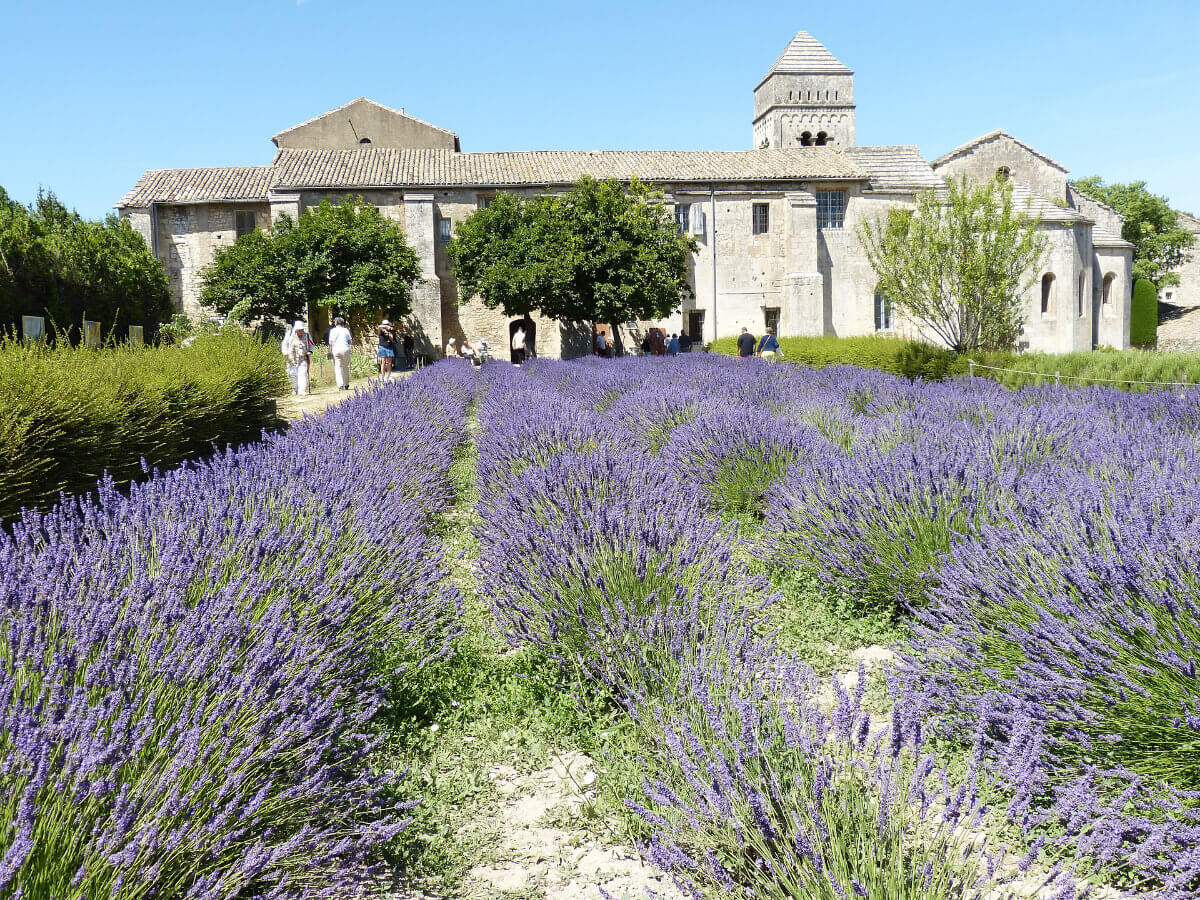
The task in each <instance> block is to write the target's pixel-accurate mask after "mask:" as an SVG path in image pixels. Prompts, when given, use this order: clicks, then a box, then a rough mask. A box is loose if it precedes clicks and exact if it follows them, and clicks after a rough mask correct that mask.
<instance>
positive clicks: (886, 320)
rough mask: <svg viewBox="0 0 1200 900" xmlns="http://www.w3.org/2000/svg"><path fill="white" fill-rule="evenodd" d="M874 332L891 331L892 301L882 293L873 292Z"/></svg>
mask: <svg viewBox="0 0 1200 900" xmlns="http://www.w3.org/2000/svg"><path fill="white" fill-rule="evenodd" d="M875 330H876V331H891V330H892V301H891V300H889V299H888V297H887V294H885V293H883V291H876V292H875Z"/></svg>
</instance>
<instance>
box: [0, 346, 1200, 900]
mask: <svg viewBox="0 0 1200 900" xmlns="http://www.w3.org/2000/svg"><path fill="white" fill-rule="evenodd" d="M1198 447H1200V396H1195V395H1188V396H1184V397H1178V396H1175V395H1172V394H1169V393H1160V394H1155V393H1150V394H1140V395H1130V394H1124V393H1120V392H1117V391H1111V390H1107V389H1073V388H1051V387H1040V388H1025V389H1022V390H1019V391H1015V392H1014V391H1010V390H1008V389H1006V388H1003V387H1000V386H998V385H996V384H995V383H993V382H989V381H984V380H982V379H960V380H957V381H953V382H945V383H936V384H924V383H920V382H916V383H913V382H909V381H907V380H905V379H901V378H896V377H893V376H890V375H886V374H882V373H879V372H869V371H865V370H860V369H854V368H826V369H822V370H819V371H817V370H810V369H804V368H799V367H791V366H768V365H765V364H760V363H758V362H757V361H753V360H752V361H748V362H747V361H740V360H734V359H728V358H717V357H710V356H706V355H700V354H697V355H692V356H689V355H685V356H681V357H679V358H676V359H669V360H664V359H640V360H629V361H607V360H585V361H577V362H551V361H547V362H537V363H535V364H533V365H530V366H526V367H525V368H514V367H511V366H508V365H506V364H488V365H485V366H484V367H483V369H482V370H478V371H476V370H472V369H471V368H470V367H469V366H468V365H466V364H462V365H457V364H455V363H444V364H439V365H437V366H435V367H433V368H432V369H429V370H425V371H424V372H422V373H420V374H418V375H417V376H415V377H413V378H411V379H409V380H407V381H404V382H400V383H392V384H386V385H381V386H378V387H376V388H374V389H372V390H370V391H368V392H366V393H363V394H360V395H358V396H356V397H355V398H353V399H351V400H350V401H348V402H346V403H345V404H343V405H341V406H340V407H337V408H336V409H335V410H333V411H331V412H329V413H328V414H326V415H324V416H323V417H320V418H314V419H309V420H305V421H304V422H303V423H301V424H299V425H297V426H295V427H293V428H292V429H291V430H290V431H288V432H287V433H285V434H282V435H277V436H271V437H268V438H267V439H265V440H264V441H263V442H262V443H260V444H256V445H251V446H249V447H246V448H244V449H242V450H238V451H230V452H228V453H225V454H223V455H219V456H217V457H214V458H213V459H211V460H209V461H208V462H206V463H204V464H199V465H195V466H188V467H184V468H182V469H180V470H177V471H174V472H170V473H164V474H160V475H157V476H155V477H153V478H151V479H149V480H148V481H146V482H145V483H144V484H142V485H140V486H138V487H136V488H134V489H132V490H131V491H130V492H129V493H128V494H120V493H118V492H116V491H115V490H113V489H112V488H111V487H103V486H102V489H101V491H100V494H99V496H98V497H96V498H92V499H88V500H81V501H72V502H66V503H64V504H63V505H61V506H60V507H58V508H57V509H55V510H54V511H52V512H50V513H48V514H46V515H42V516H34V515H30V516H28V517H27V518H25V519H23V520H21V521H19V522H17V523H16V524H15V525H14V526H13V527H12V529H11V533H10V534H8V535H6V536H4V537H3V538H2V539H0V555H2V556H3V559H4V567H3V571H4V573H5V575H4V581H3V588H2V590H3V604H2V606H0V610H2V613H0V615H3V627H4V634H5V638H4V641H3V642H2V643H0V717H2V718H0V829H2V831H3V834H4V838H3V843H2V844H0V848H2V849H3V853H2V854H0V898H9V897H18V896H19V897H23V898H30V897H39V898H40V897H64V898H65V897H100V896H113V897H122V898H134V897H139V898H140V897H149V896H158V897H213V898H216V897H229V898H234V897H253V896H264V897H309V896H338V897H341V896H353V895H356V894H359V893H363V894H375V893H382V894H383V895H389V894H391V895H393V896H395V895H396V894H395V893H394V892H395V891H397V890H402V887H401V886H402V885H404V884H410V883H414V882H415V883H420V884H425V885H429V884H431V883H432V881H431V880H430V872H431V871H432V870H435V869H439V870H441V871H442V873H443V875H445V873H446V872H454V873H457V874H455V875H454V877H453V878H451V877H449V876H446V877H444V878H443V879H442V881H441V882H440V884H441V886H442V891H441V892H439V893H437V894H436V895H437V896H465V895H467V892H466V891H465V889H464V890H463V891H461V892H458V893H456V890H457V889H456V888H455V887H453V885H455V884H457V885H460V886H461V885H462V884H467V883H468V881H469V879H466V878H465V876H464V874H463V872H464V870H465V869H466V868H467V867H468V866H469V865H471V861H472V860H475V859H476V857H479V858H480V859H482V858H483V857H482V856H481V853H482V852H483V851H481V850H480V848H479V846H477V845H476V843H474V842H473V840H472V839H469V838H468V835H469V834H471V833H473V832H471V831H470V829H469V828H467V827H466V825H463V824H462V823H463V821H464V820H465V819H483V818H486V814H487V811H488V810H489V809H494V805H493V806H491V807H489V806H488V803H489V802H491V801H490V800H489V799H488V788H487V787H486V784H485V785H484V786H480V782H486V781H487V775H486V773H487V771H488V770H489V769H494V768H495V767H496V765H497V760H498V759H500V758H504V759H505V760H506V761H510V762H512V761H516V760H517V759H518V758H519V757H521V754H522V753H524V752H526V751H528V752H531V753H534V754H536V753H539V752H542V748H543V746H545V747H554V748H556V749H557V750H574V749H580V748H582V749H583V750H586V751H587V752H589V753H591V754H593V756H596V757H597V758H603V759H604V760H605V761H604V764H603V765H602V766H600V767H599V780H598V782H597V786H596V790H595V791H593V792H592V793H593V795H594V804H593V807H589V808H591V809H592V813H593V816H594V817H595V818H596V819H598V820H601V824H598V825H597V824H594V825H593V826H591V827H594V828H597V829H599V828H603V829H607V833H609V834H612V835H615V836H616V837H614V840H617V839H619V840H622V841H625V842H627V843H629V844H632V845H636V846H637V847H638V848H639V849H640V852H641V854H642V856H643V858H644V859H645V860H646V861H647V862H648V863H650V864H652V865H653V866H654V867H656V868H657V869H658V870H659V871H661V872H663V873H666V875H667V876H669V880H670V882H671V890H673V891H675V892H676V894H682V895H684V896H694V897H703V898H710V897H714V898H715V897H721V898H746V900H749V898H760V897H761V898H781V900H782V898H795V900H799V898H827V900H834V898H839V900H840V898H849V897H868V898H877V900H892V898H896V900H908V898H912V900H916V898H979V900H983V898H999V897H1004V896H1020V897H1030V896H1039V897H1063V898H1068V897H1075V896H1080V895H1082V894H1085V893H1087V892H1089V891H1090V892H1092V894H1093V895H1094V896H1100V897H1112V896H1140V897H1161V898H1165V900H1179V898H1186V897H1194V896H1198V895H1200V812H1198V810H1200V685H1198V681H1197V673H1196V656H1197V645H1200V627H1198V626H1197V621H1198V618H1197V613H1198V610H1197V598H1198V596H1200V577H1198V576H1197V574H1196V563H1195V560H1196V559H1197V554H1198V551H1200V525H1198V523H1197V510H1200V458H1198V455H1200V454H1198ZM884 643H886V644H887V645H888V646H887V647H884V646H881V645H882V644H884ZM862 645H870V646H869V647H863V646H862ZM856 660H857V663H856V662H855V661H856ZM847 668H849V669H851V671H846V669H847ZM511 748H516V749H511ZM530 748H533V749H532V750H531V749H530ZM455 879H457V880H455ZM598 883H599V879H597V884H598ZM447 885H450V887H447ZM557 890H558V893H555V892H554V890H553V889H551V888H550V887H547V886H546V885H544V884H543V885H542V886H541V887H539V886H537V885H533V884H531V885H528V886H526V887H525V888H522V891H523V892H514V893H512V894H511V896H546V897H561V898H563V900H565V898H567V897H569V896H580V897H582V896H589V897H592V896H596V897H599V896H604V895H605V893H604V889H603V888H602V887H592V888H589V891H590V892H588V893H578V894H569V893H564V892H563V891H562V890H561V889H557ZM539 891H540V893H539ZM493 895H495V896H501V895H503V894H502V892H501V891H499V890H497V891H495V892H494V894H493ZM400 896H411V895H409V894H404V893H401V894H400ZM472 896H474V895H472ZM614 896H619V895H614ZM631 896H632V895H631Z"/></svg>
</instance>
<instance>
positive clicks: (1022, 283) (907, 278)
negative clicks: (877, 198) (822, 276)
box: [858, 179, 1046, 351]
mask: <svg viewBox="0 0 1200 900" xmlns="http://www.w3.org/2000/svg"><path fill="white" fill-rule="evenodd" d="M947 187H948V195H947V196H946V197H945V199H944V200H943V199H941V198H939V197H938V195H937V194H936V193H935V192H934V191H925V192H923V193H921V194H919V195H918V196H917V198H916V205H915V208H911V209H910V208H895V209H891V210H889V211H888V212H887V213H886V214H884V215H882V216H880V217H878V218H876V219H874V220H867V221H864V222H862V223H861V224H860V226H859V228H858V234H859V239H860V240H861V241H862V243H863V246H864V248H865V249H866V253H867V258H868V259H869V260H870V261H871V265H872V267H873V268H874V269H875V274H876V275H877V276H878V278H879V286H878V288H877V290H878V291H880V292H882V293H883V294H884V295H886V296H887V298H888V299H889V300H890V301H891V303H892V305H893V306H894V307H895V308H896V309H897V310H899V311H901V312H902V313H903V314H904V315H906V316H907V317H908V318H909V319H910V320H912V321H913V322H915V323H916V324H918V325H919V326H920V327H921V328H922V329H923V330H924V331H925V332H927V333H929V334H932V335H935V336H937V337H939V338H941V339H942V340H943V341H945V342H946V344H947V345H949V346H950V347H952V348H953V349H955V350H959V351H964V350H1007V349H1011V348H1012V347H1013V346H1014V345H1015V344H1016V341H1017V338H1018V336H1019V335H1020V334H1021V328H1022V325H1023V319H1024V300H1023V295H1024V294H1025V292H1026V291H1027V290H1029V288H1030V287H1031V286H1032V285H1033V283H1034V281H1035V280H1036V278H1037V271H1038V264H1039V262H1040V260H1041V257H1042V254H1043V253H1044V252H1045V248H1046V239H1045V237H1044V236H1043V235H1042V234H1040V233H1039V231H1038V223H1037V221H1036V220H1034V219H1031V218H1030V217H1029V216H1027V215H1025V214H1023V213H1022V212H1021V211H1020V210H1018V209H1016V208H1015V205H1014V203H1013V196H1012V185H1011V184H1009V183H1008V182H1005V181H1000V180H992V181H988V182H986V183H984V184H980V185H973V184H970V183H968V182H967V181H966V179H963V180H962V181H960V182H955V181H951V182H949V184H948V185H947Z"/></svg>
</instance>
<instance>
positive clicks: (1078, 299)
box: [1075, 272, 1087, 319]
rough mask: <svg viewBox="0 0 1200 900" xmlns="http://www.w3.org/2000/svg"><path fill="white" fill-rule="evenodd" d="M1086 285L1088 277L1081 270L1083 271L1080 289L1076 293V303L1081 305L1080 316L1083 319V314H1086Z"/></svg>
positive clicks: (1080, 277)
mask: <svg viewBox="0 0 1200 900" xmlns="http://www.w3.org/2000/svg"><path fill="white" fill-rule="evenodd" d="M1086 286H1087V278H1086V277H1085V276H1084V274H1083V273H1082V272H1081V273H1079V290H1078V291H1077V292H1076V294H1075V297H1076V304H1077V306H1078V307H1079V318H1081V319H1082V318H1083V315H1084V312H1083V310H1084V304H1083V289H1084V287H1086Z"/></svg>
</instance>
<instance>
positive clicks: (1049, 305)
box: [1042, 272, 1054, 316]
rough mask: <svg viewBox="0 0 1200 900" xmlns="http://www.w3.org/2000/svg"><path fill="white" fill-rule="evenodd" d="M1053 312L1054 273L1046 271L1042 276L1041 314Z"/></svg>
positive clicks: (1045, 314)
mask: <svg viewBox="0 0 1200 900" xmlns="http://www.w3.org/2000/svg"><path fill="white" fill-rule="evenodd" d="M1053 312H1054V274H1053V273H1051V272H1047V273H1046V274H1045V275H1043V276H1042V315H1043V316H1048V315H1050V314H1051V313H1053Z"/></svg>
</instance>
